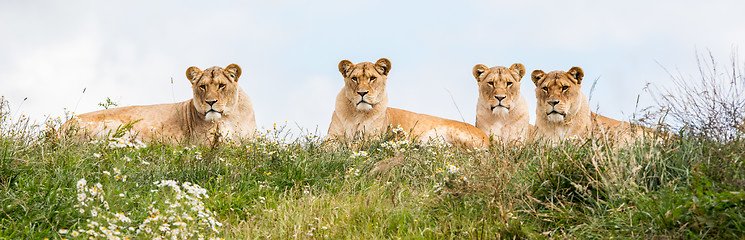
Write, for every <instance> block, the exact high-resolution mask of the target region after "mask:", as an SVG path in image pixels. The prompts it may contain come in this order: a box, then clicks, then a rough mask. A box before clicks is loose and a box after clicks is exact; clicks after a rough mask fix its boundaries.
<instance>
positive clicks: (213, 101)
mask: <svg viewBox="0 0 745 240" xmlns="http://www.w3.org/2000/svg"><path fill="white" fill-rule="evenodd" d="M204 102H206V103H207V104H209V105H210V106H212V104H215V103H216V102H217V100H212V101H208V100H207V101H204Z"/></svg>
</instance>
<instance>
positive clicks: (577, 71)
mask: <svg viewBox="0 0 745 240" xmlns="http://www.w3.org/2000/svg"><path fill="white" fill-rule="evenodd" d="M567 73H569V75H570V76H572V77H573V78H574V79H575V80H577V84H580V83H582V77H584V76H585V72H583V71H582V68H580V67H572V69H569V71H568V72H567Z"/></svg>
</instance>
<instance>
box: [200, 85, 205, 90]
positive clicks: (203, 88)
mask: <svg viewBox="0 0 745 240" xmlns="http://www.w3.org/2000/svg"><path fill="white" fill-rule="evenodd" d="M199 88H200V89H202V90H207V85H199Z"/></svg>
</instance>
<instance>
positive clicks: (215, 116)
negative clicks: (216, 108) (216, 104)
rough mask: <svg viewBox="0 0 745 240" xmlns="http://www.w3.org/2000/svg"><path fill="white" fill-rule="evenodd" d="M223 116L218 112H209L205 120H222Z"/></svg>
mask: <svg viewBox="0 0 745 240" xmlns="http://www.w3.org/2000/svg"><path fill="white" fill-rule="evenodd" d="M221 117H222V114H220V113H218V112H207V114H206V115H204V120H207V121H208V122H214V121H217V120H220V118H221Z"/></svg>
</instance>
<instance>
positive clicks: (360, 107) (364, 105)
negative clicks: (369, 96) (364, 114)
mask: <svg viewBox="0 0 745 240" xmlns="http://www.w3.org/2000/svg"><path fill="white" fill-rule="evenodd" d="M370 109H372V105H370V104H369V103H360V104H357V110H361V111H370Z"/></svg>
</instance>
